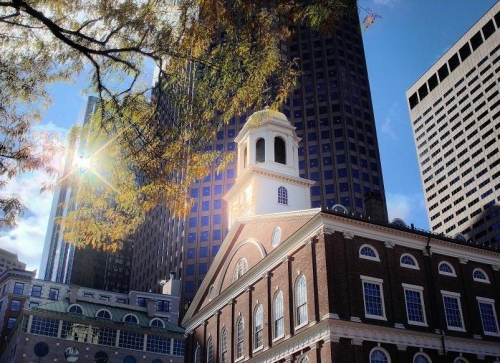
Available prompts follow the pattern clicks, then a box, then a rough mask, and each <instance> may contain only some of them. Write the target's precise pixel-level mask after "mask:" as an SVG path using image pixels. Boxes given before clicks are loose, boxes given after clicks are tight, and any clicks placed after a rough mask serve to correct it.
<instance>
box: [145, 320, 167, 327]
mask: <svg viewBox="0 0 500 363" xmlns="http://www.w3.org/2000/svg"><path fill="white" fill-rule="evenodd" d="M149 326H152V327H155V328H165V323H164V322H163V320H161V319H159V318H155V319H152V320H151V322H150V323H149Z"/></svg>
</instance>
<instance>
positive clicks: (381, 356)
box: [370, 347, 390, 363]
mask: <svg viewBox="0 0 500 363" xmlns="http://www.w3.org/2000/svg"><path fill="white" fill-rule="evenodd" d="M388 357H389V354H387V352H386V351H385V350H382V348H378V347H377V348H373V349H372V351H371V352H370V363H389V362H390V360H389V358H388Z"/></svg>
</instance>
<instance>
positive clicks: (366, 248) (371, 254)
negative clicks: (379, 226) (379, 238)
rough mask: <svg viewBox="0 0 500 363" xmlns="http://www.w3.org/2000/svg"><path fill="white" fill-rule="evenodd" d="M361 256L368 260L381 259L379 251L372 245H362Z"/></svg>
mask: <svg viewBox="0 0 500 363" xmlns="http://www.w3.org/2000/svg"><path fill="white" fill-rule="evenodd" d="M359 257H360V258H365V259H367V260H373V261H380V259H379V257H378V253H377V251H376V250H375V248H373V247H372V246H370V245H363V246H361V247H360V249H359Z"/></svg>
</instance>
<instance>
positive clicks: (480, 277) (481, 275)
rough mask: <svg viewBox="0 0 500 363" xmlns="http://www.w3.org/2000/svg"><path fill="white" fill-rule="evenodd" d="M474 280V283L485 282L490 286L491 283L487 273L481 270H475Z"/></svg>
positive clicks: (473, 273)
mask: <svg viewBox="0 0 500 363" xmlns="http://www.w3.org/2000/svg"><path fill="white" fill-rule="evenodd" d="M472 278H473V279H474V281H478V282H485V283H488V284H489V283H490V280H489V279H488V275H486V272H484V271H483V270H481V269H480V268H476V269H474V271H473V272H472Z"/></svg>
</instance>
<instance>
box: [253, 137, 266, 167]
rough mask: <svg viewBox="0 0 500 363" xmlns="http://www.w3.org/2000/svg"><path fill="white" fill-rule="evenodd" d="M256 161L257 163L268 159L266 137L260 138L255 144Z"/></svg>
mask: <svg viewBox="0 0 500 363" xmlns="http://www.w3.org/2000/svg"><path fill="white" fill-rule="evenodd" d="M255 161H256V162H257V163H263V162H264V161H266V141H265V140H264V139H258V140H257V142H256V144H255Z"/></svg>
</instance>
